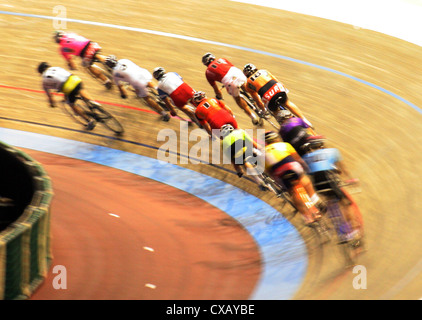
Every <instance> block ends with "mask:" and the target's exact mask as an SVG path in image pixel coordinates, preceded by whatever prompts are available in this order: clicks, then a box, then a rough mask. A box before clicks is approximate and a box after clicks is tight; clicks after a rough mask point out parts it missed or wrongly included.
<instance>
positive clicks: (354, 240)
mask: <svg viewBox="0 0 422 320" xmlns="http://www.w3.org/2000/svg"><path fill="white" fill-rule="evenodd" d="M347 242H349V243H350V244H352V245H353V246H355V244H356V247H358V246H359V243H360V235H359V231H358V230H353V231H351V232H349V233H346V234H342V235H341V237H340V240H339V244H343V243H347Z"/></svg>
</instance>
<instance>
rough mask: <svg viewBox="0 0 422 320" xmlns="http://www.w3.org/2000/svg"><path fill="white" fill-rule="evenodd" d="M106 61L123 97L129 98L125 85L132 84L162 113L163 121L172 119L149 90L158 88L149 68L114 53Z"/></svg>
mask: <svg viewBox="0 0 422 320" xmlns="http://www.w3.org/2000/svg"><path fill="white" fill-rule="evenodd" d="M104 63H105V65H106V66H107V67H109V68H110V69H111V73H112V75H113V81H114V82H115V84H116V85H117V87H118V88H119V91H120V96H121V98H122V99H126V98H127V91H126V89H125V86H126V85H130V86H131V87H132V88H133V89H134V90H135V93H136V95H137V96H138V97H139V98H142V99H144V100H145V102H146V103H147V104H148V105H149V106H150V107H151V108H152V109H154V110H155V111H157V113H159V114H160V115H161V117H162V120H163V121H169V120H170V114H169V113H168V112H167V111H165V110H163V108H161V106H160V105H159V104H158V103H157V102H156V101H155V100H154V98H153V97H152V96H151V94H150V92H149V91H150V90H156V87H155V85H154V83H153V82H152V74H151V73H150V72H149V71H148V70H147V69H144V68H141V67H140V66H138V65H136V64H135V63H134V62H132V61H131V60H128V59H120V60H117V58H116V57H115V56H114V55H109V56H107V57H106V59H105V62H104ZM173 112H174V110H173Z"/></svg>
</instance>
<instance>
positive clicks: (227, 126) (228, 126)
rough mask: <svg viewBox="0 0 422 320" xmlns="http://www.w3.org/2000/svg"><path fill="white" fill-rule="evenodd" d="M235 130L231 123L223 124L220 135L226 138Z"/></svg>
mask: <svg viewBox="0 0 422 320" xmlns="http://www.w3.org/2000/svg"><path fill="white" fill-rule="evenodd" d="M233 130H234V128H233V126H232V125H231V124H223V125H222V126H221V128H220V136H221V137H223V138H224V137H226V136H228V135H229V134H230V133H232V132H233Z"/></svg>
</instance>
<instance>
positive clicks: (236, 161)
mask: <svg viewBox="0 0 422 320" xmlns="http://www.w3.org/2000/svg"><path fill="white" fill-rule="evenodd" d="M220 136H221V138H222V139H223V141H222V145H223V153H224V155H225V156H226V157H227V158H228V159H230V161H231V163H232V165H233V166H234V169H235V170H236V173H237V176H238V177H239V178H241V177H242V176H243V175H244V174H245V170H244V167H246V168H248V169H251V170H254V168H255V166H254V165H253V164H252V163H251V162H250V161H248V160H247V158H248V157H249V156H255V157H257V156H260V155H262V153H261V152H260V151H259V149H261V147H260V146H259V145H258V144H257V143H256V141H254V140H253V139H251V137H250V136H249V135H248V134H247V133H246V131H245V130H242V129H235V128H234V127H233V126H232V125H231V124H224V125H223V126H221V129H220ZM251 176H252V178H253V179H254V181H255V182H256V184H257V185H258V187H259V189H260V190H262V191H266V190H268V188H267V186H266V185H265V183H264V181H262V180H261V179H260V178H259V176H258V175H253V174H252V175H251Z"/></svg>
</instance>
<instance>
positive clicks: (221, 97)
mask: <svg viewBox="0 0 422 320" xmlns="http://www.w3.org/2000/svg"><path fill="white" fill-rule="evenodd" d="M211 87H212V88H213V89H214V93H215V97H216V98H217V99H218V100H221V99H223V95H222V93H221V90H220V88H219V87H218V85H217V83H216V82H214V83H213V84H211Z"/></svg>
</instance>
